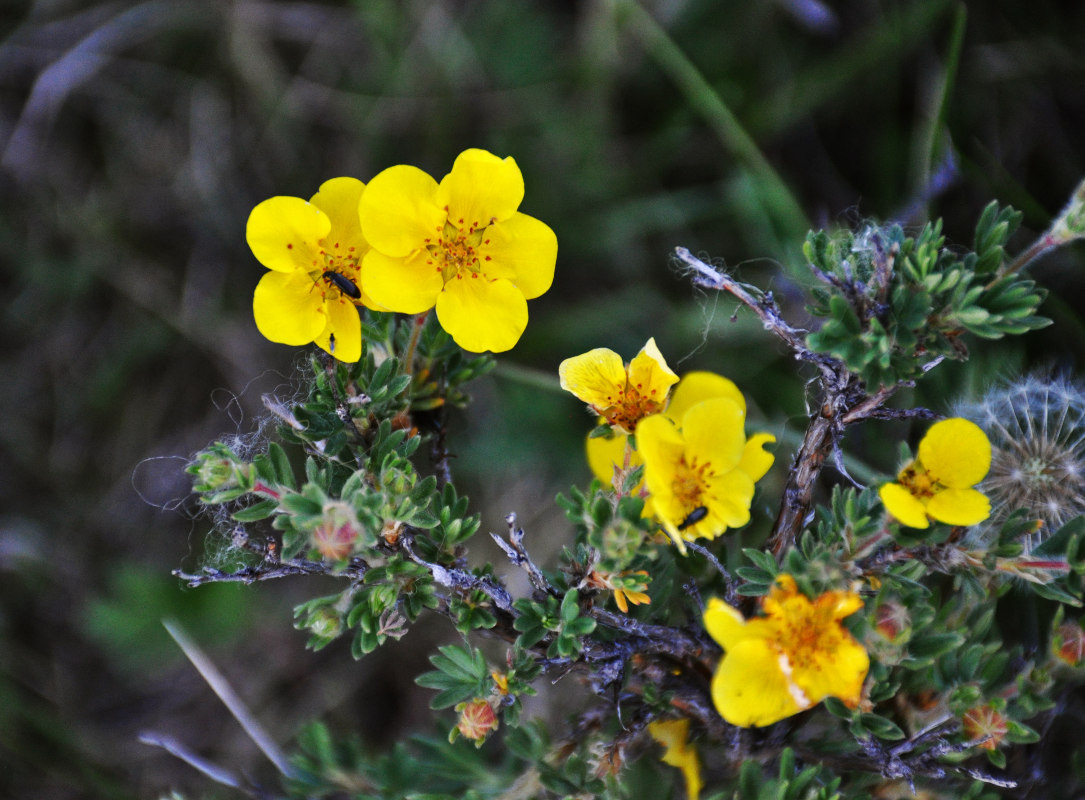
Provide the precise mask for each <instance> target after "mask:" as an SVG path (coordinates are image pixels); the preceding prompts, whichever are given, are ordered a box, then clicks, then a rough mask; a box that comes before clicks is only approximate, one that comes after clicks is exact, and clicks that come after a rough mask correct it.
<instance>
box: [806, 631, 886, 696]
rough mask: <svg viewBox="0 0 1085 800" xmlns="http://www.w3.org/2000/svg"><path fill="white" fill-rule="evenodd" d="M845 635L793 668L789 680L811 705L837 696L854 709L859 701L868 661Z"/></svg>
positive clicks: (853, 641) (858, 647)
mask: <svg viewBox="0 0 1085 800" xmlns="http://www.w3.org/2000/svg"><path fill="white" fill-rule="evenodd" d="M845 636H846V638H844V639H842V640H841V641H840V642H839V643H838V644H837V645H836V646H835V647H834V648H833V649H832V650H824V651H822V650H819V651H817V652H815V653H812V654H811V655H810V658H809V660H808V661H806V662H805V663H803V664H802V665H801V666H800V665H799V664H798V663H796V664H794V665H793V667H792V680H794V682H795V683H796V684H797V685H798V686H799V688H801V689H802V690H803V692H804V693H805V694H806V696H807V697H808V698H809V700H810V703H811V704H815V703H820V702H821V701H822V700H824V699H825V698H826V697H837V698H840V699H841V700H843V701H844V703H845V704H846V705H848V706H850V707H851V708H854V707H855V706H856V705H857V704H858V703H859V700H860V699H861V698H862V696H863V681H864V680H865V679H866V675H867V671H868V670H869V669H870V658H869V656H867V652H866V650H864V649H863V647H862V646H861V645H860V644H859V643H858V642H856V641H855V639H853V638H852V637H851V635H850V634H847V633H846V632H845Z"/></svg>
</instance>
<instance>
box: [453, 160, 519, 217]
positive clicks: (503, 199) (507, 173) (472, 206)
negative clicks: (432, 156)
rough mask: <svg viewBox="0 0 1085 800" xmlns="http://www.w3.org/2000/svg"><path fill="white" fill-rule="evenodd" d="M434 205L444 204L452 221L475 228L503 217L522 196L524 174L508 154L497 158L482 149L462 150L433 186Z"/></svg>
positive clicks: (514, 207)
mask: <svg viewBox="0 0 1085 800" xmlns="http://www.w3.org/2000/svg"><path fill="white" fill-rule="evenodd" d="M436 200H437V205H439V206H441V207H442V208H444V207H447V208H448V219H449V221H451V222H452V224H454V225H456V226H458V227H462V226H464V225H471V226H474V227H476V228H478V227H482V226H484V225H489V224H490V223H491V222H494V221H498V222H500V221H503V220H506V219H508V218H509V217H511V216H512V215H513V214H515V213H516V209H517V208H519V207H520V203H522V202H523V200H524V176H523V175H522V174H521V172H520V167H518V166H517V165H516V160H515V159H514V158H513V157H512V156H508V157H507V158H499V157H498V156H495V155H494V154H493V153H490V152H487V151H486V150H479V149H478V148H472V149H470V150H464V151H463V152H462V153H460V154H459V155H458V156H456V161H455V162H454V163H453V164H452V171H451V172H449V173H448V174H447V175H445V176H444V178H442V179H441V183H440V185H439V186H438V187H437V194H436Z"/></svg>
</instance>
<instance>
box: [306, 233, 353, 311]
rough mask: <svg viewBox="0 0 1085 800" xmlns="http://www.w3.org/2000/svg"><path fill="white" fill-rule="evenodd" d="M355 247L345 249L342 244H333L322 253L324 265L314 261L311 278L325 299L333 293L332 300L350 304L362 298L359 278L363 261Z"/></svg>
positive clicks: (326, 246) (327, 246) (326, 245)
mask: <svg viewBox="0 0 1085 800" xmlns="http://www.w3.org/2000/svg"><path fill="white" fill-rule="evenodd" d="M356 250H357V248H355V247H353V246H348V247H344V246H343V245H342V244H341V243H340V242H332V243H330V246H329V245H328V244H325V248H324V249H322V250H321V251H320V255H321V257H322V258H323V262H324V263H323V264H321V262H320V261H319V260H316V259H314V260H313V269H312V271H311V272H310V273H309V277H310V278H312V279H313V284H314V287H315V288H319V289H320V292H321V294H322V295H323V296H324V299H325V300H327V299H329V297H328V293H329V292H331V298H330V299H332V300H338V301H340V302H346V303H350V302H353V300H356V299H358V298H359V297H361V291H360V290H359V288H358V287H359V277H360V272H361V268H360V267H359V263H360V261H361V259H360V258H359V257H358V255H357V253H356Z"/></svg>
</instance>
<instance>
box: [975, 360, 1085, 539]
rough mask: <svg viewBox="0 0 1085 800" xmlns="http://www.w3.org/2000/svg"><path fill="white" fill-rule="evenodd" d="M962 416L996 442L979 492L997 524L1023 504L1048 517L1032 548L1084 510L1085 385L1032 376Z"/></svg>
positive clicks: (997, 391)
mask: <svg viewBox="0 0 1085 800" xmlns="http://www.w3.org/2000/svg"><path fill="white" fill-rule="evenodd" d="M957 413H958V414H960V416H962V417H966V418H968V419H971V420H973V421H975V422H976V424H978V425H979V426H980V427H981V428H983V430H984V431H985V432H986V433H987V436H988V438H989V439H990V440H991V447H992V452H991V471H990V472H989V473H988V474H987V478H986V479H985V480H984V481H983V483H981V484H980V485H979V487H978V488H979V489H980V490H981V491H982V492H984V493H985V494H986V495H987V496H988V497H990V498H991V506H992V509H991V518H990V519H991V522H992V523H993V524H995V525H997V524H999V523H1001V522H1002V521H1004V520H1005V519H1006V517H1008V516H1009V515H1010V513H1012V512H1013V511H1015V510H1017V509H1019V508H1023V509H1026V510H1027V511H1029V512H1030V513H1031V514H1033V515H1034V516H1035V517H1036V518H1037V519H1039V520H1042V521H1043V523H1044V525H1043V528H1041V530H1040V532H1039V533H1037V534H1035V535H1034V536H1033V537H1031V538H1032V541H1030V542H1028V543H1026V544H1027V545H1028V546H1029V547H1032V546H1036V545H1038V544H1039V542H1040V541H1042V539H1043V538H1046V536H1049V535H1050V534H1051V533H1053V532H1054V531H1056V530H1057V529H1058V528H1059V527H1060V526H1061V525H1062V524H1063V523H1065V522H1066V521H1068V520H1070V519H1073V518H1074V517H1076V516H1078V515H1079V514H1085V488H1083V487H1085V386H1083V385H1081V384H1077V383H1074V382H1073V381H1071V380H1069V379H1067V378H1062V377H1057V378H1052V377H1036V376H1030V377H1026V378H1022V379H1019V380H1017V381H1015V382H1013V383H1010V384H1008V385H1005V386H1000V387H996V388H994V389H992V390H990V391H989V392H988V393H987V394H986V395H985V396H984V398H983V399H982V400H981V401H979V402H978V403H972V404H965V405H961V406H959V407H958V408H957Z"/></svg>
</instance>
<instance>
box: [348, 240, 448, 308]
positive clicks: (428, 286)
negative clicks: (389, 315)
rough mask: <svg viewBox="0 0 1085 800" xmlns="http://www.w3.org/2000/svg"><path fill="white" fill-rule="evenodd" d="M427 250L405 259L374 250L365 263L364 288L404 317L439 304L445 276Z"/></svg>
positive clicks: (368, 254)
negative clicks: (443, 276)
mask: <svg viewBox="0 0 1085 800" xmlns="http://www.w3.org/2000/svg"><path fill="white" fill-rule="evenodd" d="M428 257H429V253H428V252H427V251H425V250H421V251H419V252H416V253H413V254H412V255H409V256H407V257H405V258H395V257H392V256H387V255H385V254H384V253H382V252H380V251H378V250H370V251H369V252H368V253H366V255H365V259H364V260H363V261H362V273H361V274H362V281H361V284H362V286H364V287H365V289H366V291H367V292H368V294H369V296H370V297H371V298H372V299H373V302H375V303H378V304H380V305H381V306H384V307H385V308H386V309H388V310H389V311H398V312H400V313H401V314H421V313H422V312H423V311H429V310H430V309H431V308H433V306H434V304H435V303H436V302H437V295H438V294H439V293H440V291H441V287H443V286H444V279H443V278H442V277H441V273H440V272H439V271H438V269H437V268H436V267H435V266H433V264H428V263H426V262H427V259H428Z"/></svg>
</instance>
